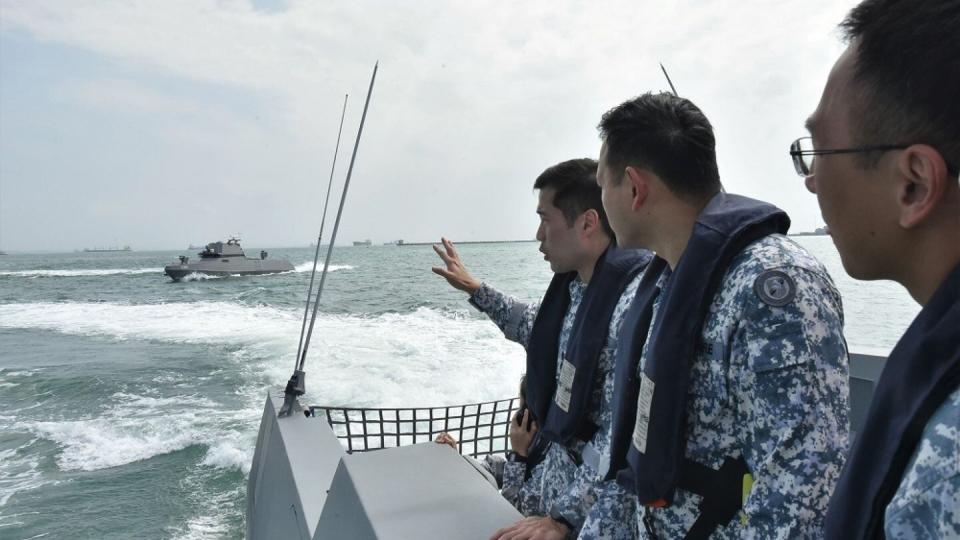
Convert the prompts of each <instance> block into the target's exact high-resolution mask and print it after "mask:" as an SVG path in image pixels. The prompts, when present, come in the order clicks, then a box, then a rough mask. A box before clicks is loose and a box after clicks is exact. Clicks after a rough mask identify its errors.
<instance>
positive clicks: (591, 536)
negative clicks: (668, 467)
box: [577, 480, 638, 540]
mask: <svg viewBox="0 0 960 540" xmlns="http://www.w3.org/2000/svg"><path fill="white" fill-rule="evenodd" d="M589 498H590V501H591V504H590V505H589V510H588V511H587V515H586V516H585V519H584V522H583V526H582V527H581V528H580V532H579V535H578V536H577V540H601V539H602V540H634V539H635V538H637V535H638V527H637V524H638V521H637V499H636V497H635V496H634V495H633V494H632V493H627V492H626V491H625V490H624V489H623V488H622V487H620V486H619V485H618V484H617V482H616V481H615V480H607V481H605V482H600V483H597V484H593V487H592V488H591V489H590V494H589Z"/></svg>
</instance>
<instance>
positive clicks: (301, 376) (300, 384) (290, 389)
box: [278, 62, 380, 417]
mask: <svg viewBox="0 0 960 540" xmlns="http://www.w3.org/2000/svg"><path fill="white" fill-rule="evenodd" d="M379 65H380V62H377V63H376V64H374V65H373V75H371V76H370V87H369V88H368V89H367V99H366V101H365V102H364V104H363V114H362V115H361V116H360V128H359V129H358V130H357V140H356V141H355V142H354V143H353V154H352V155H351V156H350V166H349V167H347V179H346V180H345V181H344V183H343V193H342V194H341V195H340V206H339V208H338V209H337V219H336V220H335V221H334V222H333V233H332V234H331V235H330V243H329V245H328V246H327V256H326V259H324V262H323V273H322V274H320V284H319V285H317V296H316V299H315V300H314V302H313V314H312V315H311V316H310V326H309V327H308V328H307V335H306V336H305V337H304V339H303V340H302V343H301V347H300V348H299V350H298V355H297V359H296V364H294V370H293V375H291V376H290V380H289V381H287V387H286V389H285V390H284V398H283V406H282V407H280V412H279V413H278V416H281V417H283V416H289V415H290V414H291V413H292V412H293V411H294V409H299V406H298V403H297V397H298V396H302V395H303V393H304V392H305V389H304V384H305V380H306V373H304V371H303V365H304V363H305V362H306V360H307V350H308V349H309V348H310V338H311V337H312V336H313V325H314V323H315V322H316V320H317V308H318V307H320V295H321V294H322V293H323V285H324V283H325V282H326V280H327V274H328V273H329V270H330V256H331V255H332V254H333V245H334V243H336V240H337V231H338V230H339V229H340V218H341V217H342V216H343V205H344V203H345V202H346V201H347V190H349V189H350V177H351V176H352V175H353V165H354V162H355V161H356V159H357V149H358V148H359V147H360V136H361V135H362V134H363V125H364V123H365V122H366V120H367V109H368V108H369V107H370V96H371V94H373V83H374V81H376V80H377V68H378V67H379ZM319 249H320V242H317V251H318V252H319ZM314 272H316V266H314ZM312 279H313V276H311V281H312ZM304 320H306V311H304Z"/></svg>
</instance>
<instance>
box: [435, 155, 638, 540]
mask: <svg viewBox="0 0 960 540" xmlns="http://www.w3.org/2000/svg"><path fill="white" fill-rule="evenodd" d="M558 167H560V170H558ZM591 167H592V168H591ZM595 167H596V161H594V160H586V159H584V160H575V161H574V162H566V163H564V164H560V165H558V166H557V167H553V168H551V169H548V170H547V171H546V172H544V174H543V175H541V177H540V178H539V179H538V180H537V182H536V184H535V186H534V187H535V189H538V190H539V191H540V193H539V204H538V207H537V213H538V214H539V215H540V218H541V224H540V227H539V228H538V230H537V240H539V241H540V242H541V247H540V251H541V252H543V253H544V258H545V259H546V260H547V261H549V262H550V266H551V269H552V270H553V271H554V272H557V273H558V274H559V273H563V272H570V271H571V270H576V271H577V272H578V273H579V277H578V278H577V279H575V280H573V281H572V282H571V283H570V284H569V298H570V301H569V305H568V307H567V310H566V313H565V314H564V316H563V323H562V326H561V328H560V331H559V335H558V336H556V339H557V340H558V343H559V347H558V350H559V351H560V354H559V355H558V358H557V362H558V364H560V363H561V362H562V361H563V359H564V358H563V355H564V353H563V351H566V350H567V347H568V341H569V340H570V338H571V332H572V329H573V327H574V321H575V318H576V315H577V312H578V309H579V308H580V306H581V302H582V301H583V299H584V295H585V291H586V290H587V287H588V283H589V282H590V277H591V275H590V274H591V272H592V270H593V269H594V266H595V265H596V264H597V261H598V260H599V259H600V257H601V256H602V255H603V253H604V251H605V250H606V249H607V248H608V247H609V246H610V245H611V244H612V238H613V235H612V231H611V230H610V229H609V224H608V223H607V221H606V216H605V214H604V213H603V208H602V205H601V204H600V190H599V188H598V187H597V185H596V177H595V174H596V169H595ZM563 169H567V172H565V173H564V171H563ZM571 169H572V170H573V173H574V174H575V175H576V176H577V179H576V181H575V182H574V184H575V185H576V186H577V187H576V190H577V192H578V193H579V195H577V196H576V197H571V196H570V194H569V193H567V194H566V195H563V194H562V193H561V192H569V191H570V190H569V189H568V188H567V187H565V186H564V183H563V182H562V181H558V180H557V179H556V178H557V177H563V176H567V175H569V172H570V170H571ZM585 223H587V224H588V226H587V228H586V229H584V224H585ZM585 230H586V231H587V232H588V233H587V234H586V235H585V234H584V231H585ZM434 249H435V250H436V251H437V254H438V255H439V256H440V257H441V259H443V261H444V263H445V267H438V268H434V272H436V273H438V274H440V275H442V276H443V277H445V278H446V279H447V280H448V281H449V282H450V284H451V285H452V286H454V287H455V288H457V289H460V290H463V291H465V292H467V293H469V294H470V302H471V303H472V304H473V305H474V306H475V307H477V308H478V309H480V310H481V311H482V312H484V313H486V314H487V316H489V317H490V319H491V320H492V321H493V322H494V323H496V324H497V326H498V327H499V328H500V329H501V330H502V331H503V333H504V335H505V336H506V337H507V339H510V340H512V341H515V342H517V343H519V344H521V345H523V346H524V348H527V347H528V345H529V344H530V339H531V332H532V331H533V328H534V322H535V320H536V319H537V316H538V313H539V312H540V311H541V304H540V303H538V302H534V303H529V304H527V303H523V302H520V301H519V300H517V299H516V298H513V297H511V296H508V295H505V294H503V293H501V292H500V291H498V290H496V289H494V288H493V287H491V286H490V285H488V284H486V283H481V282H480V281H478V280H476V279H475V278H473V276H471V275H470V273H469V272H468V271H467V269H466V267H465V266H464V264H463V262H462V261H461V259H460V257H459V255H458V253H457V251H456V249H455V248H454V246H453V244H452V243H451V242H449V241H448V240H446V239H444V240H443V248H442V249H441V248H439V247H437V246H435V247H434ZM648 258H649V256H648V255H646V256H645V257H644V260H646V259H648ZM638 282H639V275H637V277H636V278H633V279H631V280H630V281H629V283H628V284H627V285H626V287H625V288H624V289H623V291H622V293H620V295H619V300H617V302H616V304H615V307H614V309H613V313H612V315H611V317H610V323H609V326H608V328H607V329H606V337H605V343H604V345H603V348H602V350H601V352H600V355H599V360H598V363H597V369H596V372H595V373H596V375H595V377H594V380H593V384H592V388H591V391H590V398H589V406H588V408H587V411H588V412H587V417H588V419H589V421H590V422H592V423H593V424H595V425H596V427H597V429H596V432H595V433H594V434H593V436H592V437H591V438H590V439H589V440H586V441H583V440H579V439H574V440H573V441H572V443H571V444H570V445H568V446H565V445H561V444H558V443H550V444H548V445H546V449H545V451H544V456H543V459H542V461H541V462H540V463H539V464H537V465H536V466H535V467H533V469H532V470H530V471H528V470H527V464H526V463H525V460H524V459H522V458H524V457H525V456H518V455H517V454H512V455H511V456H510V457H511V459H510V460H509V461H508V463H506V465H505V466H504V471H503V486H504V490H503V492H504V495H505V496H506V497H507V498H508V500H510V501H511V503H513V504H514V506H516V507H517V509H518V510H520V511H521V512H522V513H523V514H524V515H527V516H542V517H531V518H528V519H526V520H524V521H521V522H518V523H517V524H515V525H513V526H511V527H507V528H505V529H503V530H500V531H497V532H496V533H494V536H493V537H494V538H499V537H500V536H502V535H509V536H510V537H511V538H517V539H521V538H531V537H533V536H535V535H544V537H547V538H564V537H566V536H569V535H572V534H575V533H576V531H577V530H578V529H579V528H580V527H581V525H582V523H583V521H584V519H585V518H586V515H587V512H588V511H589V510H590V506H591V505H592V502H593V501H595V500H596V499H597V497H596V495H594V488H595V487H596V486H597V484H599V480H600V477H599V476H598V474H597V472H596V471H597V468H599V467H600V466H601V465H600V464H601V462H604V461H608V460H609V458H608V452H609V437H610V418H611V407H610V404H611V399H612V394H613V362H614V358H615V350H614V349H615V345H616V343H617V337H618V333H619V329H620V326H621V321H622V318H623V314H624V313H625V312H626V310H627V308H628V307H629V305H630V303H631V301H632V299H633V297H634V295H635V293H636V290H637V284H638ZM560 373H561V370H560V369H558V388H560V385H559V381H560ZM528 383H529V379H528ZM558 391H559V390H558ZM521 422H523V425H524V426H527V425H530V424H531V420H530V418H529V411H527V416H525V417H523V418H522V419H521ZM511 427H512V429H516V427H515V426H511ZM540 427H542V426H540ZM521 429H524V428H521ZM532 429H534V430H535V429H537V426H535V425H533V426H532ZM515 450H516V449H515ZM518 457H519V458H521V459H518ZM580 460H582V463H578V461H580ZM631 503H632V501H631V500H630V499H629V498H626V497H611V498H605V499H604V502H603V504H604V505H606V507H607V510H605V512H606V513H607V514H616V515H624V514H626V515H632V513H633V512H634V509H633V507H632V505H631ZM607 528H608V531H609V534H608V535H607V536H605V538H623V539H630V538H634V537H635V529H634V528H633V527H632V526H629V525H628V524H626V523H624V522H623V521H622V520H620V521H616V522H611V523H608V524H607Z"/></svg>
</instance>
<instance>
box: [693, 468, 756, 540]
mask: <svg viewBox="0 0 960 540" xmlns="http://www.w3.org/2000/svg"><path fill="white" fill-rule="evenodd" d="M749 477H750V469H749V468H747V462H746V460H744V459H743V456H740V457H738V458H731V457H728V458H726V459H725V460H724V461H723V465H722V466H721V467H720V469H718V470H714V469H712V468H710V467H707V466H705V465H701V464H700V463H697V462H696V461H693V460H691V459H685V460H684V464H683V468H682V470H681V472H680V478H679V481H678V482H677V487H679V488H680V489H683V490H686V491H689V492H691V493H696V494H697V495H699V496H700V497H701V499H702V500H701V502H700V515H699V516H698V517H697V520H696V521H695V522H694V523H693V527H691V528H690V530H689V531H687V535H686V536H685V537H684V538H685V540H700V539H706V538H709V537H710V535H711V534H713V531H715V530H717V528H718V527H720V526H723V525H726V524H727V523H729V522H730V520H731V519H733V518H734V516H736V515H737V512H739V511H740V510H741V509H742V508H743V503H744V501H745V500H746V498H747V495H748V494H749V490H748V489H745V488H744V486H745V485H748V483H747V482H745V478H749Z"/></svg>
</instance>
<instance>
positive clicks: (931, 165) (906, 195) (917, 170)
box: [896, 144, 953, 229]
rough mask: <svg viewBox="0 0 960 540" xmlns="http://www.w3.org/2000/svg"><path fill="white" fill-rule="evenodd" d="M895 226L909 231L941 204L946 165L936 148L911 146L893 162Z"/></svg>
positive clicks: (946, 177)
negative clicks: (896, 212)
mask: <svg viewBox="0 0 960 540" xmlns="http://www.w3.org/2000/svg"><path fill="white" fill-rule="evenodd" d="M896 167H897V171H896V172H897V173H899V174H898V178H897V203H898V206H899V208H900V216H899V223H900V226H901V227H903V228H904V229H911V228H913V227H916V226H917V225H919V224H920V223H922V222H923V221H925V220H926V219H927V218H928V217H930V215H931V214H933V213H934V212H935V211H936V209H937V207H938V206H939V204H940V202H941V201H942V200H943V196H944V193H945V192H946V189H947V183H948V182H950V181H951V180H953V179H952V178H949V174H950V173H948V172H947V164H946V162H945V161H944V159H943V156H941V155H940V152H938V151H937V149H936V148H933V147H932V146H929V145H926V144H914V145H912V146H909V147H908V148H906V149H905V150H904V151H903V152H902V153H901V154H900V156H899V157H898V158H897V162H896Z"/></svg>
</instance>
